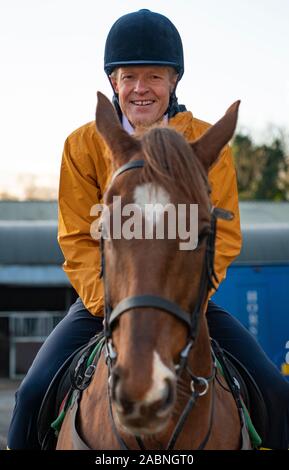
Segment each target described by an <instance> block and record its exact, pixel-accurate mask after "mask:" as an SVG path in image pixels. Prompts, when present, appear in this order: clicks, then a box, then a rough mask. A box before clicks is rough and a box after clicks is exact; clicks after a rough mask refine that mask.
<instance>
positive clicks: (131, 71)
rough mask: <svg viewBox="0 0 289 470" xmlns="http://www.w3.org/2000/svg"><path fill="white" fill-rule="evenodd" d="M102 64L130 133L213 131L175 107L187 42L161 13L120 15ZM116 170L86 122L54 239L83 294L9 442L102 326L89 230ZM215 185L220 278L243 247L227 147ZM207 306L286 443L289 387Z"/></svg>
mask: <svg viewBox="0 0 289 470" xmlns="http://www.w3.org/2000/svg"><path fill="white" fill-rule="evenodd" d="M104 70H105V73H106V74H107V77H108V78H109V80H110V83H111V85H112V88H113V93H114V96H113V103H114V106H115V109H116V111H117V113H118V116H119V119H120V121H121V123H122V125H123V127H124V129H125V130H126V131H127V132H129V133H134V132H135V131H136V130H137V129H138V128H139V127H142V128H147V127H149V126H151V125H155V124H157V123H165V124H168V125H169V126H171V127H173V128H174V129H176V130H177V131H178V132H180V133H182V134H183V135H184V137H185V139H186V140H187V141H189V142H190V141H194V140H196V139H198V137H200V136H201V135H202V134H203V133H204V132H206V131H207V130H208V129H209V127H210V125H209V124H207V123H205V122H203V121H201V120H199V119H196V118H195V117H194V116H193V114H192V113H191V112H189V111H187V110H186V108H185V107H184V106H181V105H179V104H178V100H177V98H176V88H177V86H178V83H179V82H180V80H181V78H182V75H183V73H184V57H183V46H182V41H181V37H180V35H179V33H178V31H177V29H176V27H175V26H174V25H173V23H172V22H171V21H170V20H169V19H168V18H166V17H165V16H163V15H161V14H159V13H154V12H151V11H149V10H140V11H137V12H133V13H129V14H127V15H124V16H122V17H121V18H119V19H118V20H117V21H116V22H115V23H114V24H113V26H112V28H111V29H110V31H109V34H108V37H107V40H106V45H105V53H104ZM176 158H177V156H176ZM110 176H111V159H110V154H109V151H108V148H107V146H106V144H105V143H104V140H103V139H102V137H101V136H100V134H99V133H98V132H97V130H96V127H95V122H91V123H88V124H85V125H84V126H82V127H80V128H79V129H77V130H76V131H74V132H73V133H72V134H71V135H70V136H69V137H68V138H67V140H66V142H65V146H64V152H63V158H62V164H61V175H60V186H59V233H58V239H59V243H60V246H61V249H62V252H63V254H64V257H65V263H64V270H65V272H66V273H67V275H68V277H69V280H70V282H71V284H72V286H73V287H74V289H75V290H76V292H77V293H78V295H79V298H78V299H77V301H76V302H75V303H74V304H73V305H72V306H71V308H70V309H69V312H68V314H67V315H66V316H65V318H64V319H63V320H62V321H61V322H60V323H59V324H58V325H57V327H56V328H55V329H54V330H53V332H52V333H51V335H50V336H49V337H48V338H47V340H46V341H45V343H44V344H43V346H42V348H41V349H40V351H39V352H38V354H37V356H36V358H35V360H34V362H33V364H32V366H31V368H30V370H29V372H28V374H27V376H26V377H25V379H24V381H23V382H22V384H21V386H20V389H19V390H18V392H17V397H16V406H15V410H14V413H13V418H12V422H11V426H10V431H9V436H8V446H9V447H10V448H11V449H38V448H39V446H40V445H39V442H38V438H37V415H38V411H39V408H40V405H41V401H42V399H43V396H44V394H45V392H46V390H47V388H48V386H49V383H50V381H51V380H52V378H53V377H54V375H55V373H56V371H57V370H58V368H59V367H60V366H61V365H62V364H63V362H64V361H65V360H66V359H67V358H68V357H69V356H70V355H71V353H72V352H73V351H75V350H76V349H77V348H78V347H80V346H82V345H85V344H86V343H87V342H88V341H89V339H90V338H91V337H92V336H93V335H95V334H96V332H97V331H100V330H102V316H103V286H102V281H101V280H100V279H99V273H100V252H99V245H98V242H97V241H96V240H94V239H93V238H92V236H91V233H90V228H91V224H92V223H93V222H94V217H93V215H92V214H91V208H93V206H94V205H95V204H100V203H101V201H102V198H103V195H104V193H105V191H106V188H107V185H108V183H109V180H110ZM209 182H210V186H211V202H212V205H214V206H219V207H221V208H223V209H226V210H228V211H230V212H233V214H234V220H232V221H230V222H227V221H222V220H220V221H218V225H217V233H216V246H215V261H214V266H215V272H216V274H217V277H218V280H219V283H220V282H221V281H222V280H223V279H224V278H225V276H226V271H227V268H228V266H229V265H230V264H231V263H232V261H233V260H234V259H235V258H236V256H238V254H239V253H240V249H241V232H240V219H239V207H238V192H237V182H236V173H235V168H234V164H233V158H232V153H231V150H230V148H229V147H228V146H227V147H225V148H224V149H223V150H222V152H221V154H220V156H219V157H218V160H217V162H216V163H215V164H214V166H213V167H212V168H210V171H209ZM119 275H120V276H125V273H122V272H120V273H119ZM206 313H207V320H208V326H209V330H210V335H211V336H212V337H213V338H215V339H216V340H217V341H219V343H220V345H221V346H222V347H224V348H226V349H227V350H229V351H230V352H231V353H233V354H234V355H235V356H236V358H237V359H239V360H240V361H241V362H243V363H244V364H245V366H246V367H247V369H248V370H249V371H250V372H251V374H252V375H253V376H254V378H255V380H256V382H257V383H258V385H259V387H260V389H261V390H262V393H263V395H264V397H265V400H266V403H267V405H269V409H268V412H269V421H268V423H267V432H266V435H265V436H264V443H263V445H264V446H265V447H273V448H287V447H288V440H289V429H288V421H289V384H288V383H287V382H286V380H285V379H284V378H283V377H282V376H281V374H280V373H279V371H278V370H277V369H276V368H275V366H274V365H273V364H272V363H271V362H270V361H269V359H268V358H267V357H266V355H265V354H264V352H263V351H262V349H261V348H260V347H259V345H258V344H257V343H256V341H255V340H254V338H253V337H252V336H251V335H250V334H249V332H248V331H247V330H246V329H245V328H244V327H243V326H242V325H241V324H240V323H239V322H238V321H237V320H236V319H235V318H234V317H233V316H232V315H230V314H229V313H227V312H225V311H224V310H223V309H222V308H221V307H219V306H217V305H216V304H214V303H213V302H212V301H211V300H209V299H208V306H207V312H206Z"/></svg>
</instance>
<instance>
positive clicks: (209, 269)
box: [100, 160, 233, 450]
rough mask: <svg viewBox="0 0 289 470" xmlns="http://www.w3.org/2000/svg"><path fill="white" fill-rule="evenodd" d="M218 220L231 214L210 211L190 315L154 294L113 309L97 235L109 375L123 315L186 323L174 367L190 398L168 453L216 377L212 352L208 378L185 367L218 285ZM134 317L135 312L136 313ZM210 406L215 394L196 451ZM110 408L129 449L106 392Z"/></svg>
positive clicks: (139, 163)
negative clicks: (149, 313)
mask: <svg viewBox="0 0 289 470" xmlns="http://www.w3.org/2000/svg"><path fill="white" fill-rule="evenodd" d="M144 165H145V162H144V160H132V161H130V162H128V163H126V164H125V165H123V166H121V167H120V168H119V169H118V170H117V171H115V172H114V174H113V176H112V180H111V183H110V186H111V184H112V182H113V181H114V180H115V179H116V178H117V177H118V176H119V175H121V174H123V173H124V172H126V171H130V170H133V169H139V168H143V167H144ZM217 218H221V219H225V220H231V219H233V214H232V213H231V212H229V211H227V210H224V209H220V208H217V207H212V208H211V226H210V231H209V232H208V233H206V234H204V235H203V236H204V237H206V238H207V242H206V254H205V262H204V264H203V268H202V274H201V280H200V295H199V298H198V300H197V303H196V305H195V307H194V310H193V313H189V312H186V311H184V310H183V309H182V308H181V307H180V306H179V305H177V304H176V303H175V302H172V301H171V300H169V299H166V298H164V297H160V296H157V295H136V296H131V297H127V298H125V299H123V300H121V301H120V302H119V303H118V304H117V305H116V306H114V307H112V306H111V304H110V298H109V292H108V285H107V282H106V264H105V254H104V243H105V239H104V237H103V234H102V232H101V235H100V252H101V277H102V278H103V283H104V303H105V305H104V312H105V318H104V335H105V356H106V364H107V366H108V372H109V376H110V374H111V369H112V366H113V365H114V363H115V362H116V359H117V352H116V350H115V348H114V345H113V341H112V329H113V326H114V325H115V323H116V320H118V319H119V318H120V316H121V315H123V314H124V313H125V312H127V311H129V310H131V309H134V310H136V312H137V309H140V308H155V309H157V310H160V311H165V312H167V313H169V314H170V315H173V316H174V317H175V318H177V319H178V320H180V321H181V322H183V323H185V325H186V326H187V328H188V338H187V343H186V346H185V347H184V349H183V350H182V351H181V353H180V358H179V363H178V364H176V365H175V372H176V375H177V378H179V377H180V375H181V373H182V371H183V370H186V372H188V373H189V375H190V378H191V391H192V394H191V397H190V399H189V401H188V403H187V405H186V407H185V409H184V410H183V413H182V414H181V416H180V418H179V421H178V423H177V425H176V427H175V430H174V432H173V435H172V437H171V439H170V441H169V443H168V446H167V450H172V449H173V448H174V444H175V442H176V440H177V438H178V436H179V434H180V432H181V430H182V428H183V426H184V423H185V420H186V418H187V416H188V415H189V413H190V411H191V409H192V407H193V405H194V404H195V402H196V399H197V398H198V397H200V396H203V395H205V394H206V393H207V391H208V388H209V384H210V382H212V381H213V380H214V378H215V374H216V359H215V355H214V353H213V350H212V356H213V370H212V373H211V375H210V376H209V377H206V378H205V377H196V376H194V375H193V374H192V372H191V371H190V369H189V368H188V366H187V361H188V356H189V353H190V351H191V349H192V347H193V345H194V343H195V340H196V338H197V335H198V331H199V323H200V322H199V320H200V316H201V312H202V307H203V306H204V303H205V301H206V299H207V295H208V292H209V289H210V288H213V287H215V281H217V282H218V279H217V277H216V274H215V271H214V253H215V237H216V221H217ZM136 314H137V313H136ZM195 385H196V386H197V388H201V390H199V391H197V390H196V388H195ZM213 404H214V394H213V400H212V407H211V418H210V425H209V430H208V433H207V435H206V436H205V438H204V439H203V441H202V443H201V444H200V446H199V447H198V449H203V448H204V447H205V445H206V443H207V441H208V439H209V436H210V432H211V428H212V420H213ZM109 407H110V415H111V418H112V426H113V430H114V433H115V435H116V437H117V439H118V442H119V444H120V446H121V448H123V449H128V447H127V445H126V444H125V442H124V440H123V439H122V438H121V436H120V435H119V433H118V430H117V428H116V425H115V422H114V418H113V413H112V404H111V396H110V390H109ZM136 440H137V442H138V445H139V447H140V449H142V450H144V449H145V447H144V445H143V443H142V441H141V439H140V438H139V437H136Z"/></svg>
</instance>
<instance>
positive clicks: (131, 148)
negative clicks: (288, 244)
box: [96, 93, 239, 435]
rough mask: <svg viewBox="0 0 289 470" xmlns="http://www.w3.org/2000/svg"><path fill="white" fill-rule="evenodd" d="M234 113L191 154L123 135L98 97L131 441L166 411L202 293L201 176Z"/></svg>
mask: <svg viewBox="0 0 289 470" xmlns="http://www.w3.org/2000/svg"><path fill="white" fill-rule="evenodd" d="M238 104H239V102H237V103H235V104H234V105H232V106H231V107H230V108H229V110H228V111H227V113H226V114H225V116H224V117H223V118H222V119H221V120H220V121H218V123H217V124H215V126H213V127H211V128H210V129H209V130H208V131H207V132H206V133H205V134H204V135H203V137H201V138H200V139H199V140H197V141H195V142H193V143H192V144H189V143H187V142H186V141H185V139H184V138H183V137H182V136H181V135H180V134H178V133H177V132H176V131H174V130H173V129H170V128H168V127H158V128H157V127H156V128H152V129H150V130H148V131H147V132H145V133H144V134H143V135H142V136H139V137H133V136H130V135H128V134H127V133H126V132H125V131H124V129H123V128H122V127H121V125H120V123H119V120H118V118H117V115H116V113H115V111H114V109H113V107H112V105H111V103H110V102H109V100H108V99H107V98H106V97H105V96H104V95H102V94H101V93H98V105H97V111H96V125H97V128H98V131H99V132H100V133H101V135H102V136H103V138H104V140H105V141H106V144H107V145H108V147H109V148H110V151H111V156H112V164H113V168H114V170H116V172H115V173H114V177H113V179H112V181H111V184H110V185H109V188H108V190H107V192H106V194H105V199H104V202H105V205H106V207H108V211H107V213H106V214H104V213H103V216H102V222H103V230H104V231H107V232H109V233H107V234H106V235H105V234H104V238H105V241H104V242H103V260H104V261H103V263H104V274H105V276H104V283H105V296H106V332H107V334H108V336H110V340H109V343H110V348H108V349H110V351H111V353H112V356H113V355H114V354H115V353H116V356H115V360H114V361H113V367H112V374H111V380H110V387H111V395H112V401H113V406H114V411H115V414H116V415H117V417H118V420H119V422H120V423H121V424H122V425H123V426H124V427H125V428H126V429H127V430H128V431H130V432H132V433H134V434H138V435H140V434H154V433H156V432H159V431H160V430H161V429H163V428H164V426H165V425H166V423H167V422H168V420H169V418H170V416H171V414H172V410H173V408H174V404H175V396H176V377H177V376H176V365H177V364H179V362H180V354H181V352H182V351H183V350H184V348H185V346H186V344H187V343H188V336H189V335H188V332H189V334H190V335H191V334H192V333H193V335H194V334H195V333H196V331H193V332H192V328H191V325H194V318H193V316H194V314H193V315H192V312H195V315H196V314H197V313H198V312H197V313H196V310H199V311H201V310H202V307H203V304H204V303H205V301H206V298H207V293H208V282H207V281H208V279H207V270H206V268H205V261H206V252H207V250H206V248H207V239H208V236H210V230H211V204H210V198H209V185H208V181H207V172H208V169H209V167H210V166H211V165H212V163H214V161H215V160H216V159H217V157H218V155H219V153H220V151H221V149H222V148H223V147H224V145H225V144H226V143H227V142H228V141H229V140H230V138H231V137H232V135H233V132H234V129H235V126H236V121H237V110H238ZM165 207H166V209H167V212H166V211H164V208H165ZM196 207H197V208H198V211H197V212H196ZM165 213H166V215H164V214H165ZM192 224H193V225H194V227H192ZM196 227H197V233H196V235H197V238H198V239H199V242H198V244H197V246H196V244H195V243H194V241H195V238H196V237H195V232H194V231H195V230H196ZM193 232H194V233H193ZM157 234H158V235H157ZM190 235H192V237H191V239H190ZM185 238H187V241H186V242H185V241H184V239H185ZM203 285H204V287H203ZM189 312H191V313H189ZM194 328H195V330H197V325H195V326H194Z"/></svg>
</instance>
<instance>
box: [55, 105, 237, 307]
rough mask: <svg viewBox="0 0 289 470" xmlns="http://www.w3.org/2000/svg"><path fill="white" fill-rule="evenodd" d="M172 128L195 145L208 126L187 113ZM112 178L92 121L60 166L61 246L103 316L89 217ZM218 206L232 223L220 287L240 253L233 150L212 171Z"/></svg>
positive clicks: (220, 248) (220, 247) (75, 281)
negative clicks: (233, 216)
mask: <svg viewBox="0 0 289 470" xmlns="http://www.w3.org/2000/svg"><path fill="white" fill-rule="evenodd" d="M169 125H170V126H172V127H174V128H175V129H176V130H177V131H179V132H181V133H183V135H184V137H185V138H186V139H187V140H188V141H193V140H196V139H197V138H198V137H200V136H201V135H202V134H203V133H204V132H205V130H206V129H207V128H208V127H210V125H209V124H207V123H205V122H203V121H200V120H198V119H196V118H194V117H193V115H192V113H191V112H189V111H185V112H182V113H178V114H177V115H176V116H174V117H173V118H171V119H170V121H169ZM110 176H111V164H110V156H109V151H108V148H107V146H106V145H105V143H104V141H103V139H102V138H101V136H100V135H99V134H98V133H97V131H96V127H95V123H94V122H90V123H88V124H85V125H84V126H82V127H80V128H79V129H77V130H76V131H74V132H73V133H72V134H71V135H70V136H69V137H68V138H67V140H66V142H65V146H64V152H63V157H62V163H61V174H60V187H59V231H58V241H59V244H60V247H61V250H62V252H63V255H64V258H65V262H64V265H63V268H64V271H65V272H66V274H67V275H68V277H69V280H70V282H71V284H72V286H73V287H74V289H75V290H76V292H77V293H78V295H79V297H80V298H81V299H82V301H83V303H84V305H85V307H86V308H87V309H88V310H89V311H90V312H91V313H92V314H93V315H98V316H102V315H103V286H102V281H101V280H100V279H99V272H100V253H99V249H98V241H96V240H94V239H93V238H92V237H91V235H90V227H91V224H92V222H93V221H94V220H95V216H93V215H92V216H91V215H90V211H91V208H92V206H93V205H94V204H97V203H101V202H102V196H103V194H104V192H105V189H106V187H107V184H108V182H109V179H110ZM209 181H210V184H211V189H212V193H211V200H212V203H213V205H215V206H219V207H222V208H224V209H228V210H230V211H232V212H233V213H234V215H235V218H234V220H233V221H230V222H228V221H223V220H218V222H217V237H216V254H215V271H216V274H217V276H218V279H219V281H220V282H221V281H222V280H223V279H224V278H225V276H226V270H227V268H228V266H229V265H230V263H231V262H232V261H233V260H234V258H235V257H236V256H238V254H239V253H240V249H241V243H242V240H241V231H240V218H239V206H238V192H237V184H236V173H235V168H234V163H233V158H232V153H231V149H230V148H229V147H228V146H227V147H225V148H224V149H223V151H222V153H221V154H220V156H219V158H218V160H217V162H216V163H215V164H214V165H213V166H212V168H211V169H210V172H209Z"/></svg>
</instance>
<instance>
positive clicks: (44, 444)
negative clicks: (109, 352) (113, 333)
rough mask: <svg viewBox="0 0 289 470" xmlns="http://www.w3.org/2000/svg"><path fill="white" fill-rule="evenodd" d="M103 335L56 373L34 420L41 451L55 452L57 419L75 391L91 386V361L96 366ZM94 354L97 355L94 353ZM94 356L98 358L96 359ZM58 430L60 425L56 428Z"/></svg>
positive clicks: (80, 349) (91, 341)
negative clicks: (91, 359) (36, 418)
mask: <svg viewBox="0 0 289 470" xmlns="http://www.w3.org/2000/svg"><path fill="white" fill-rule="evenodd" d="M103 340H104V336H103V333H100V334H97V335H95V336H93V337H92V338H91V340H90V341H89V342H88V344H87V345H86V346H84V347H83V346H81V347H80V348H78V349H77V350H75V351H74V352H73V353H72V354H71V355H70V356H69V357H68V358H67V359H66V361H65V362H64V363H63V364H62V366H61V367H60V368H59V369H58V371H57V373H56V374H55V376H54V378H53V379H52V381H51V382H50V385H49V387H48V389H47V391H46V394H45V396H44V398H43V400H42V404H41V407H40V411H39V414H38V420H37V429H38V440H39V443H40V445H41V449H42V450H49V449H50V450H52V449H55V448H56V443H57V434H58V433H57V431H56V429H55V427H56V426H54V427H53V423H55V421H56V420H57V419H59V413H60V409H61V407H62V405H63V404H64V410H63V415H64V414H65V411H66V408H67V407H68V405H69V401H70V396H71V395H72V393H73V391H74V390H76V389H79V390H84V389H85V388H86V387H87V386H88V385H89V383H90V380H91V378H92V375H93V372H94V369H93V368H91V367H90V364H89V362H90V360H89V359H90V357H91V356H92V357H93V358H94V363H95V364H96V363H97V361H98V359H99V357H100V354H101V350H102V345H103ZM96 350H97V354H95V351H96ZM96 356H97V357H96ZM59 427H60V424H59Z"/></svg>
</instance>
